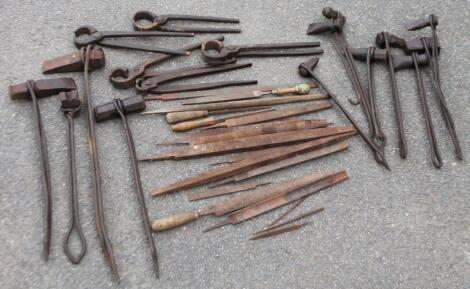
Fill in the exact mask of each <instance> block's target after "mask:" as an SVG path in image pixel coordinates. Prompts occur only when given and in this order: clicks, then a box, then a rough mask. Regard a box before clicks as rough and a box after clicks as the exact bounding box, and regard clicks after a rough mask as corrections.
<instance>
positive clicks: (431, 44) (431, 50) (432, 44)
mask: <svg viewBox="0 0 470 289" xmlns="http://www.w3.org/2000/svg"><path fill="white" fill-rule="evenodd" d="M438 24H439V21H438V18H437V16H436V15H433V14H431V15H429V16H428V18H426V19H420V20H416V21H413V22H411V23H409V24H408V25H407V30H409V31H413V30H419V29H423V28H425V27H428V26H429V27H431V33H432V34H431V39H429V38H421V43H422V44H423V46H424V52H425V53H426V54H427V56H428V58H430V59H431V70H432V76H433V80H434V87H435V90H436V95H437V98H438V100H439V108H440V110H441V114H442V116H443V118H444V121H445V123H446V126H447V130H448V131H449V134H450V137H451V139H452V143H453V144H454V150H455V155H456V157H457V158H458V159H459V160H462V159H463V153H462V148H461V146H460V142H459V139H458V136H457V132H456V130H455V125H454V120H453V118H452V114H451V113H450V110H449V108H448V107H447V102H446V100H445V96H444V92H443V91H442V86H441V79H440V72H439V62H438V55H439V52H438V47H439V45H438V39H437V31H436V30H437V29H436V26H437V25H438Z"/></svg>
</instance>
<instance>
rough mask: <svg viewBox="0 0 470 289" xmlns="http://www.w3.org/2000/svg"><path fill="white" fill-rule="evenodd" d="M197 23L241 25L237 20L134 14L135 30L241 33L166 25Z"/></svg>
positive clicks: (228, 30) (146, 12)
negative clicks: (177, 22)
mask: <svg viewBox="0 0 470 289" xmlns="http://www.w3.org/2000/svg"><path fill="white" fill-rule="evenodd" d="M179 20H183V21H197V22H216V23H240V20H238V19H236V18H226V17H213V16H195V15H177V14H168V15H157V14H155V13H153V12H151V11H147V10H142V11H138V12H137V13H135V14H134V22H133V25H134V30H137V31H150V30H160V31H168V32H193V33H240V32H241V30H240V29H238V28H212V27H175V26H171V25H166V24H168V22H170V21H179Z"/></svg>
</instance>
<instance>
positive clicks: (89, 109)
mask: <svg viewBox="0 0 470 289" xmlns="http://www.w3.org/2000/svg"><path fill="white" fill-rule="evenodd" d="M92 50H93V45H88V46H87V47H86V48H81V50H80V51H82V53H83V59H84V60H83V62H84V65H83V103H84V107H85V112H86V117H85V123H86V127H87V135H88V155H89V157H90V161H91V179H92V185H93V186H92V187H93V201H94V205H95V222H96V230H97V231H98V236H99V238H100V245H101V248H102V249H103V254H104V257H105V259H106V261H107V262H108V265H109V267H110V268H111V271H112V272H113V275H114V277H115V278H116V279H117V280H119V271H118V268H117V264H116V257H115V256H114V250H113V246H112V244H111V241H110V240H109V236H108V230H107V228H106V223H105V219H104V207H103V192H102V190H101V170H100V163H99V156H98V146H97V145H96V132H95V119H94V116H93V104H92V99H91V96H90V71H91V70H90V58H91V51H92Z"/></svg>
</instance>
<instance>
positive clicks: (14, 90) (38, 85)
mask: <svg viewBox="0 0 470 289" xmlns="http://www.w3.org/2000/svg"><path fill="white" fill-rule="evenodd" d="M33 89H34V92H36V97H46V96H51V95H56V94H58V93H60V92H62V91H71V90H76V89H77V86H76V85H75V81H74V80H73V78H69V77H61V78H48V79H39V80H35V81H34V88H33ZM8 90H9V92H10V97H11V99H12V100H30V99H31V95H30V93H29V90H28V86H27V85H26V82H23V83H20V84H12V85H10V86H9V87H8Z"/></svg>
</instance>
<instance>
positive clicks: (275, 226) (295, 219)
mask: <svg viewBox="0 0 470 289" xmlns="http://www.w3.org/2000/svg"><path fill="white" fill-rule="evenodd" d="M304 200H305V198H302V199H300V200H299V202H298V203H296V204H295V206H294V207H293V209H295V208H296V207H297V204H301V203H302V202H303V201H304ZM324 210H325V208H319V209H315V210H310V211H308V212H305V213H303V214H300V215H299V216H297V217H294V218H292V219H290V220H286V221H283V222H281V221H280V220H276V222H273V223H272V225H270V226H268V227H266V228H264V229H262V230H260V231H258V232H256V233H255V234H254V235H258V234H261V233H264V232H266V231H271V230H272V229H275V228H279V227H281V226H284V225H287V224H290V223H293V222H297V221H298V220H301V219H303V218H307V217H310V216H313V215H315V214H318V213H321V212H323V211H324ZM288 212H289V213H290V212H291V210H289V211H288ZM282 217H285V215H283V216H282Z"/></svg>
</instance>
